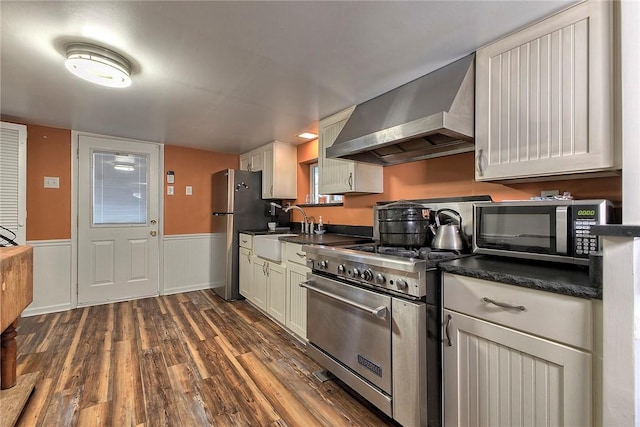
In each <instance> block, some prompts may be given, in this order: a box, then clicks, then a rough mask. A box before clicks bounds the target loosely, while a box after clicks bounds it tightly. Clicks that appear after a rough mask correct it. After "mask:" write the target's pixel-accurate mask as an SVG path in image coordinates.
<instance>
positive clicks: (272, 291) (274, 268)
mask: <svg viewBox="0 0 640 427" xmlns="http://www.w3.org/2000/svg"><path fill="white" fill-rule="evenodd" d="M240 256H241V257H242V255H240ZM251 267H252V268H251V274H252V275H253V280H252V283H251V285H250V293H249V296H246V295H245V297H246V298H247V299H248V300H249V301H251V302H252V303H253V304H254V305H255V306H256V307H258V308H259V309H260V310H262V311H264V312H266V313H267V314H268V315H269V316H271V317H272V318H273V319H274V320H276V321H278V322H279V323H281V324H283V325H284V323H285V310H286V306H285V302H286V267H285V266H284V265H282V264H278V263H275V262H272V261H268V260H265V259H263V258H260V257H258V256H255V255H254V256H252V257H251Z"/></svg>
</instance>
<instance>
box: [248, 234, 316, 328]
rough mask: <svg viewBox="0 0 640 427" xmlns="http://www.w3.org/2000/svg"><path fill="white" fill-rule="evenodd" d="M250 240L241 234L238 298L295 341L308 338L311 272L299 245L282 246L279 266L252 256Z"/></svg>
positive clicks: (287, 244)
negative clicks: (306, 287)
mask: <svg viewBox="0 0 640 427" xmlns="http://www.w3.org/2000/svg"><path fill="white" fill-rule="evenodd" d="M252 243H253V239H252V237H251V236H250V235H246V234H240V252H239V258H240V259H239V261H240V265H239V274H238V275H239V281H240V285H239V286H240V294H241V295H242V296H244V297H245V298H246V299H247V300H248V301H249V302H251V304H253V305H254V306H256V307H257V308H259V309H260V310H262V311H263V312H264V313H265V314H266V315H267V316H269V317H270V318H272V319H273V320H275V321H276V322H278V323H280V324H281V325H283V326H284V327H285V328H286V329H287V330H288V331H289V332H291V333H293V334H295V335H296V336H297V337H298V338H301V339H302V340H306V338H307V290H306V289H305V288H302V287H300V283H301V282H303V281H305V280H307V273H309V272H311V269H310V268H309V267H307V266H306V260H307V257H306V254H305V253H304V252H303V251H302V245H299V244H296V243H291V242H282V263H276V262H273V261H269V260H266V259H264V258H260V257H258V256H256V255H253V252H252V246H253V245H252Z"/></svg>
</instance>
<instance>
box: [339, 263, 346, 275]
mask: <svg viewBox="0 0 640 427" xmlns="http://www.w3.org/2000/svg"><path fill="white" fill-rule="evenodd" d="M344 270H345V267H344V264H340V265H339V266H338V273H342V274H344Z"/></svg>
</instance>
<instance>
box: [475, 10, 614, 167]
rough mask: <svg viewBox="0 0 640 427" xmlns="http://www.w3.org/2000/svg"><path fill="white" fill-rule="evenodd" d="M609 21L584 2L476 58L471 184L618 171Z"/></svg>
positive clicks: (608, 14) (480, 52) (607, 13)
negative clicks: (475, 181) (474, 125)
mask: <svg viewBox="0 0 640 427" xmlns="http://www.w3.org/2000/svg"><path fill="white" fill-rule="evenodd" d="M611 16H612V14H611V4H609V2H585V3H582V4H580V5H577V6H575V7H572V8H570V9H568V10H566V11H564V12H562V13H560V14H557V15H554V16H552V17H550V18H547V19H546V20H544V21H541V22H539V23H537V24H534V25H532V26H530V27H528V28H526V29H524V30H522V31H519V32H517V33H515V34H512V35H510V36H507V37H505V38H503V39H501V40H498V41H497V42H495V43H493V44H490V45H488V46H486V47H483V48H481V49H479V50H478V52H477V57H476V79H477V81H476V112H477V117H476V156H477V159H476V161H477V164H476V179H477V180H491V179H504V178H518V177H537V176H544V175H559V174H567V173H575V172H589V171H599V170H607V169H613V168H615V167H617V166H618V163H619V159H618V157H619V156H618V155H617V151H616V149H615V141H614V135H613V131H612V129H613V102H612V99H613V98H612V93H613V92H612V87H611V83H610V82H611V81H612V80H611V79H612V75H613V74H612V64H613V61H612V58H613V56H612V49H613V34H612V31H611V19H612V18H611Z"/></svg>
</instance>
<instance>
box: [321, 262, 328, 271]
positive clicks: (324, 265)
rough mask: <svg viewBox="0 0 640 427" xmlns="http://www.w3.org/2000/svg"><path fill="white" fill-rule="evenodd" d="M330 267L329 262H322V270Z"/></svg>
mask: <svg viewBox="0 0 640 427" xmlns="http://www.w3.org/2000/svg"><path fill="white" fill-rule="evenodd" d="M328 266H329V263H328V262H327V261H320V268H324V269H326V268H327V267H328Z"/></svg>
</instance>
